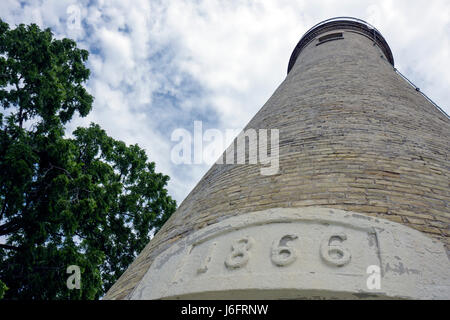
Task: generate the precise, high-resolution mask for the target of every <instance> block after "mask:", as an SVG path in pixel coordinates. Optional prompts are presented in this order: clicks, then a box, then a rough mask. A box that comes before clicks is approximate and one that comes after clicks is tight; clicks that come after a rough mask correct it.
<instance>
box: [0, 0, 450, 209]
mask: <svg viewBox="0 0 450 320" xmlns="http://www.w3.org/2000/svg"><path fill="white" fill-rule="evenodd" d="M88 4H89V5H88ZM70 5H78V6H79V7H80V16H81V19H83V20H82V21H83V24H82V28H81V29H80V30H74V29H70V28H68V24H67V19H68V17H67V8H68V6H70ZM0 12H1V13H2V14H1V17H2V19H4V20H5V21H7V22H8V23H10V24H12V25H15V24H19V23H26V24H28V23H30V22H35V23H38V24H39V25H40V26H41V27H51V28H52V30H53V31H54V33H55V35H56V36H57V37H59V38H60V37H64V36H67V37H72V38H74V39H75V40H76V41H77V42H78V44H79V46H81V47H83V48H86V49H88V50H89V51H90V52H91V55H90V58H89V64H88V66H89V68H90V69H91V80H90V81H89V83H88V89H89V91H90V92H91V93H92V94H93V95H94V97H95V102H94V109H93V111H92V112H91V114H90V115H89V116H88V117H87V118H85V119H77V120H75V121H73V123H71V125H70V127H69V130H73V129H74V128H75V127H76V126H77V125H88V124H89V122H90V121H95V122H97V123H99V124H100V125H101V126H102V127H103V128H104V129H105V130H107V132H108V133H109V134H110V135H112V136H113V137H115V138H117V139H121V140H124V141H125V142H127V143H138V144H140V145H141V146H142V147H144V148H145V149H146V150H147V151H148V154H149V158H150V159H151V160H152V161H155V162H156V164H157V170H158V171H161V172H163V173H165V174H168V175H170V176H171V182H170V184H169V191H170V193H171V194H172V195H174V197H175V198H176V199H177V200H178V201H179V202H180V201H181V200H182V199H183V198H184V197H185V196H186V195H187V193H188V192H189V191H190V190H191V189H192V187H193V186H194V185H195V183H196V182H197V181H198V180H199V179H200V178H201V176H202V175H203V174H204V173H205V172H206V170H207V169H208V166H206V165H203V166H195V165H194V166H176V165H174V164H172V163H171V161H170V149H171V147H172V146H173V145H174V144H175V143H174V142H172V141H170V133H171V131H172V130H173V129H175V128H177V127H184V128H186V129H188V130H190V131H192V126H193V121H194V120H203V121H204V127H216V128H219V129H225V128H242V127H243V126H244V125H245V124H246V123H247V122H248V121H249V120H250V118H251V117H252V116H253V115H254V114H255V113H256V112H257V111H258V110H259V109H260V108H261V106H262V105H263V104H264V103H265V102H266V100H267V99H268V98H269V97H270V95H271V94H272V93H273V91H274V90H275V89H276V87H277V86H278V85H279V84H280V83H281V81H282V80H283V79H284V77H285V76H286V69H287V64H288V60H289V57H290V55H291V52H292V50H293V48H294V47H295V45H296V43H297V42H298V40H299V39H300V37H301V36H302V35H303V33H304V32H305V31H306V30H307V29H309V28H310V27H312V26H313V25H314V24H316V23H317V22H320V21H322V20H324V19H327V18H330V17H335V16H355V17H358V18H362V19H365V20H367V21H368V22H370V23H372V24H374V25H375V26H376V27H377V28H378V29H379V30H380V31H381V32H382V34H383V35H384V37H385V38H386V40H387V41H388V43H389V45H390V46H391V48H392V51H393V54H394V58H395V61H396V65H397V67H398V68H399V69H400V71H402V72H403V73H404V74H405V75H406V76H408V77H409V78H410V79H411V80H412V81H413V82H415V83H416V84H417V85H418V86H419V87H420V88H421V89H422V91H424V92H425V93H427V95H428V96H430V97H431V98H432V99H433V100H434V101H435V102H436V103H438V105H440V106H441V107H443V108H445V110H446V111H447V113H450V104H449V102H450V90H448V88H449V87H450V74H448V73H447V72H444V71H445V70H450V59H449V58H450V56H449V52H450V41H449V39H450V2H448V1H447V0H429V1H420V2H419V1H406V0H395V1H392V0H380V1H360V0H358V1H356V0H347V1H345V0H342V1H332V0H322V1H288V0H283V1H280V0H273V1H269V0H264V1H262V0H254V1H250V0H242V1H238V0H234V1H220V0H199V1H188V0H166V1H144V0H138V1H133V2H126V1H119V0H111V1H100V0H98V1H91V2H88V1H84V2H77V1H57V0H53V1H48V0H43V1H36V2H34V1H31V2H29V3H27V4H25V5H24V6H22V7H21V5H20V3H19V1H11V0H3V1H1V2H0Z"/></svg>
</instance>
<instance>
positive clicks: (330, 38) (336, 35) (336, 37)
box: [316, 32, 344, 46]
mask: <svg viewBox="0 0 450 320" xmlns="http://www.w3.org/2000/svg"><path fill="white" fill-rule="evenodd" d="M339 39H344V36H343V35H342V32H339V33H330V34H327V35H326V36H323V37H320V38H319V43H317V44H316V46H318V45H319V44H322V43H325V42H328V41H333V40H339Z"/></svg>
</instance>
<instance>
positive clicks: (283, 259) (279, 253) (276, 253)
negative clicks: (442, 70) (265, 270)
mask: <svg viewBox="0 0 450 320" xmlns="http://www.w3.org/2000/svg"><path fill="white" fill-rule="evenodd" d="M297 238H298V237H297V236H296V235H293V234H287V235H285V236H283V237H281V239H280V240H278V241H274V242H273V245H272V254H271V258H272V262H273V263H274V264H276V265H277V266H280V267H284V266H288V265H290V264H291V263H293V262H294V261H295V260H296V259H297V254H296V252H295V249H294V248H292V247H290V246H288V245H287V242H288V241H293V240H295V239H297Z"/></svg>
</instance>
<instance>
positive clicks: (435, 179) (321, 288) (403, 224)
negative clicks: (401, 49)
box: [106, 18, 450, 299]
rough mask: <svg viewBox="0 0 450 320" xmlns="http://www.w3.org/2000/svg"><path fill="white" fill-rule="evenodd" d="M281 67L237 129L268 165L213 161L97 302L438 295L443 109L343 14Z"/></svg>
mask: <svg viewBox="0 0 450 320" xmlns="http://www.w3.org/2000/svg"><path fill="white" fill-rule="evenodd" d="M287 71H288V73H287V77H286V79H285V80H284V81H283V82H282V83H281V85H280V86H279V87H278V88H277V89H276V91H275V92H274V93H273V95H272V96H271V97H270V99H269V100H268V101H267V102H266V103H265V104H264V106H263V107H262V108H261V109H260V111H259V112H258V113H257V114H256V115H255V116H254V118H253V119H252V120H251V121H250V123H249V124H248V125H247V126H246V128H245V129H244V131H245V130H247V129H254V130H256V131H258V130H267V132H270V131H271V130H272V135H270V134H269V135H268V141H269V142H268V143H269V144H270V145H271V147H274V146H275V147H276V150H275V152H272V156H274V155H275V156H277V157H278V168H277V169H278V171H275V172H273V174H262V170H261V169H262V168H265V167H267V164H265V163H262V162H258V163H257V164H254V163H250V162H251V161H247V162H246V163H245V164H235V165H233V164H214V165H213V166H212V167H211V169H210V170H209V171H208V172H207V173H206V174H205V176H204V177H203V178H202V179H201V180H200V182H199V183H198V184H197V186H196V187H195V188H194V189H193V190H192V192H191V193H190V194H189V195H188V196H187V197H186V199H185V200H184V201H183V202H182V203H181V205H180V206H179V208H178V210H177V211H176V212H175V213H174V214H173V215H172V217H171V218H170V219H169V220H168V221H167V222H166V224H165V225H164V226H163V228H162V229H161V230H160V231H159V232H158V234H156V236H155V237H154V238H153V239H152V240H151V241H150V243H149V244H148V245H147V247H146V248H145V249H144V250H143V251H142V252H141V254H140V255H139V256H138V258H137V259H136V260H135V261H134V263H133V264H132V265H131V266H130V267H129V268H128V270H127V271H126V272H125V273H124V274H123V275H122V277H121V278H120V279H119V280H118V281H117V283H116V284H115V285H114V286H113V287H112V288H111V289H110V290H109V292H108V293H107V295H106V299H178V298H180V299H303V298H306V299H314V298H330V299H335V298H338V299H367V298H369V299H372V298H373V299H376V298H383V299H386V298H393V299H450V262H449V257H450V255H449V253H448V252H449V251H448V249H449V248H450V237H449V236H450V231H449V229H450V228H449V223H450V142H449V141H450V120H449V117H448V115H446V114H445V113H444V112H443V111H442V110H440V109H439V108H438V107H437V106H436V105H434V104H433V103H432V102H431V101H430V100H429V99H428V98H427V97H426V96H425V95H424V94H423V93H421V92H420V90H419V89H418V88H415V87H414V86H412V85H411V83H409V82H408V81H407V80H406V79H405V78H403V77H402V76H401V74H400V73H399V72H398V71H397V70H396V69H395V67H394V59H393V55H392V53H391V50H390V48H389V46H388V44H387V42H386V41H385V39H384V38H383V36H382V35H381V33H380V32H379V31H378V30H377V29H375V28H374V27H373V26H371V25H369V24H368V23H366V22H364V21H361V20H358V19H355V18H334V19H329V20H326V21H323V22H321V23H319V24H318V25H316V26H314V27H313V28H311V29H310V30H309V31H308V32H306V34H305V35H304V36H303V37H302V38H301V40H300V41H299V43H298V44H297V46H296V47H295V49H294V51H293V53H292V56H291V59H290V61H289V65H288V70H287ZM275 130H278V131H277V132H278V137H277V136H276V135H275V134H274V132H275ZM269 136H272V138H273V137H275V138H276V139H272V140H270V137H269ZM258 143H259V145H261V143H262V141H261V137H259V141H258ZM269 149H270V148H269ZM229 150H232V151H233V150H234V151H233V152H236V150H238V148H234V149H233V148H231V149H229ZM272 150H274V149H272ZM248 154H249V152H247V155H248ZM247 160H249V159H247Z"/></svg>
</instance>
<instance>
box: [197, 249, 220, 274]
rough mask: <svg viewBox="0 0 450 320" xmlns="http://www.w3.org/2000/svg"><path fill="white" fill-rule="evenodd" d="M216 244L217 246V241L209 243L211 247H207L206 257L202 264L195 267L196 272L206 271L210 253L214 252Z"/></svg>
mask: <svg viewBox="0 0 450 320" xmlns="http://www.w3.org/2000/svg"><path fill="white" fill-rule="evenodd" d="M216 246H217V243H216V242H213V244H212V245H211V247H210V248H209V250H208V252H207V255H206V258H205V259H204V260H203V262H202V264H201V265H200V267H199V268H198V269H197V274H202V273H206V271H208V266H209V263H210V262H211V259H212V255H213V253H214V250H215V248H216Z"/></svg>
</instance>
